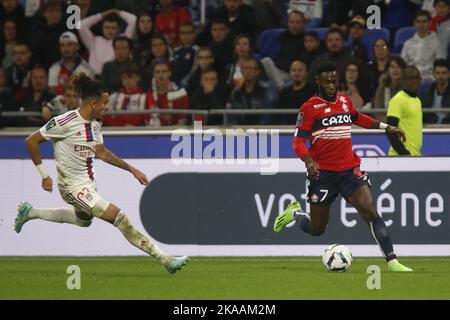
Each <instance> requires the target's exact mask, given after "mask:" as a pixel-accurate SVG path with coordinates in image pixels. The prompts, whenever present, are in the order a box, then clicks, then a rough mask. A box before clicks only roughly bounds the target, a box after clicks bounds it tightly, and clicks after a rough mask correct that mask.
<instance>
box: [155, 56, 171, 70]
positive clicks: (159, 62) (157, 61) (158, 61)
mask: <svg viewBox="0 0 450 320" xmlns="http://www.w3.org/2000/svg"><path fill="white" fill-rule="evenodd" d="M158 65H166V66H167V68H169V71H172V67H171V65H170V62H169V60H167V59H164V58H158V59H155V60H153V62H152V66H153V68H152V73H153V72H154V71H155V69H156V66H158Z"/></svg>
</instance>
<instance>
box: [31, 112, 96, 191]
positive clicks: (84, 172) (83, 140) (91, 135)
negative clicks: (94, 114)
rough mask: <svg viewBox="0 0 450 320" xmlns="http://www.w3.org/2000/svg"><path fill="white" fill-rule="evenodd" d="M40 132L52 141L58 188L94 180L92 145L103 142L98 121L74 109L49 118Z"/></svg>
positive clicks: (77, 185) (90, 183) (92, 182)
mask: <svg viewBox="0 0 450 320" xmlns="http://www.w3.org/2000/svg"><path fill="white" fill-rule="evenodd" d="M40 132H41V134H42V136H43V137H44V138H45V139H47V140H51V141H52V142H53V147H54V150H55V160H56V167H57V170H58V185H59V188H60V189H62V190H68V191H70V190H73V189H75V188H78V187H80V186H82V185H92V184H94V183H95V171H94V163H93V159H94V157H95V146H96V145H97V144H103V136H102V133H101V125H100V123H99V122H98V121H95V120H94V121H87V120H85V119H83V118H82V117H81V115H80V113H79V111H78V109H77V110H72V111H69V112H66V113H64V114H61V115H59V116H56V117H54V118H52V119H51V120H50V121H49V122H47V124H46V125H45V126H43V127H42V128H41V129H40Z"/></svg>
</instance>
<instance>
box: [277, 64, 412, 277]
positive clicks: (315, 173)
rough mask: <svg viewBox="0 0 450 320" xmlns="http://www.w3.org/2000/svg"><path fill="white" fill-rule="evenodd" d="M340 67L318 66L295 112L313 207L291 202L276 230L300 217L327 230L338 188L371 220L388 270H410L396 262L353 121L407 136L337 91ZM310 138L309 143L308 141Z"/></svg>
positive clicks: (303, 223)
mask: <svg viewBox="0 0 450 320" xmlns="http://www.w3.org/2000/svg"><path fill="white" fill-rule="evenodd" d="M337 70H338V68H337V66H336V65H335V64H333V63H329V62H324V63H322V64H321V65H320V66H319V67H318V69H317V73H316V78H315V79H316V83H317V85H318V87H319V95H317V96H314V97H312V98H311V99H309V100H308V101H307V102H305V103H304V104H303V106H302V107H301V108H300V111H299V113H298V117H297V123H296V128H295V134H294V143H293V148H294V150H295V152H296V153H297V155H298V156H299V158H300V159H302V161H303V162H304V163H305V166H306V168H307V171H308V184H309V186H308V195H307V197H308V198H307V199H308V202H309V203H310V204H311V212H310V213H305V212H303V211H302V210H301V207H300V204H299V202H297V201H293V202H291V203H290V204H289V206H288V207H287V209H286V210H285V211H284V212H283V213H281V214H280V215H279V216H278V217H277V218H276V219H275V222H274V225H273V228H274V231H275V232H280V231H282V230H283V229H284V227H285V226H286V225H287V224H288V223H290V222H292V221H294V220H297V221H298V223H299V225H300V228H301V229H302V230H303V231H305V232H306V233H309V234H311V235H313V236H320V235H321V234H323V233H324V232H325V228H326V226H327V223H328V218H329V214H330V206H331V204H332V203H333V202H334V200H335V199H336V198H337V196H338V195H339V193H340V194H341V195H342V196H343V197H344V198H345V200H347V202H349V203H350V204H351V205H352V206H353V207H355V208H356V210H357V211H358V213H359V214H360V215H361V217H362V218H363V219H364V221H366V222H367V223H368V224H369V228H370V232H371V234H372V236H373V238H374V239H375V241H376V242H377V244H378V245H379V247H380V249H381V251H382V253H383V255H384V257H385V259H386V261H387V262H388V270H389V271H399V272H403V271H412V270H411V269H410V268H407V267H405V266H403V265H402V264H400V262H398V260H397V256H396V255H395V253H394V249H393V246H392V241H391V238H390V235H389V232H388V229H387V227H386V225H385V223H384V221H383V220H382V219H381V218H380V216H379V215H378V213H377V211H376V209H375V206H374V204H373V196H372V191H371V189H370V181H369V176H368V175H367V173H365V172H363V171H361V170H360V168H359V165H360V163H361V159H360V158H359V157H358V156H357V155H356V154H355V153H354V152H353V150H352V139H351V126H352V124H355V125H357V126H360V127H363V128H367V129H384V130H386V132H387V133H388V134H393V135H397V136H399V137H400V138H401V139H403V140H405V139H406V138H405V134H404V133H403V132H402V130H400V129H398V128H395V127H392V126H389V125H387V124H385V123H381V122H379V121H377V120H375V119H373V118H372V117H369V116H367V115H365V114H362V113H360V112H358V111H356V110H355V109H354V108H353V105H352V101H351V100H350V98H349V97H348V96H347V95H343V94H337V86H338V79H339V76H338V71H337ZM308 138H309V141H310V143H311V147H310V148H309V149H308V148H307V147H306V145H305V143H306V140H307V139H308Z"/></svg>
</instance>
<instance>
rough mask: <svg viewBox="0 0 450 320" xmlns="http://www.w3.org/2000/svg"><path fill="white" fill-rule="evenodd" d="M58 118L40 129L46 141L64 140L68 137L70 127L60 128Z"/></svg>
mask: <svg viewBox="0 0 450 320" xmlns="http://www.w3.org/2000/svg"><path fill="white" fill-rule="evenodd" d="M58 118H59V116H58V117H54V118H52V119H50V121H49V122H47V123H46V124H45V125H44V126H43V127H42V128H40V129H39V131H40V132H41V134H42V136H43V137H44V138H45V139H46V140H55V139H64V138H66V137H67V136H68V130H67V128H68V127H64V126H60V125H59V123H58Z"/></svg>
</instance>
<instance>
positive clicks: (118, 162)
mask: <svg viewBox="0 0 450 320" xmlns="http://www.w3.org/2000/svg"><path fill="white" fill-rule="evenodd" d="M95 155H96V156H97V157H98V158H99V159H101V160H103V161H104V162H106V163H108V164H110V165H113V166H115V167H118V168H121V169H123V170H126V171H129V172H131V173H132V174H133V175H134V177H135V178H136V179H137V180H138V181H139V182H140V183H141V184H143V185H147V184H148V179H147V177H146V176H145V174H144V173H142V172H141V171H139V170H138V169H136V168H135V167H133V166H131V165H130V164H128V163H126V162H125V161H123V160H122V159H120V158H119V157H118V156H116V155H115V154H114V153H112V152H111V151H110V150H108V149H106V147H105V145H104V144H98V145H96V146H95Z"/></svg>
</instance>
